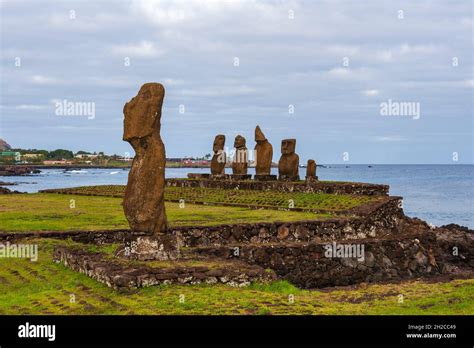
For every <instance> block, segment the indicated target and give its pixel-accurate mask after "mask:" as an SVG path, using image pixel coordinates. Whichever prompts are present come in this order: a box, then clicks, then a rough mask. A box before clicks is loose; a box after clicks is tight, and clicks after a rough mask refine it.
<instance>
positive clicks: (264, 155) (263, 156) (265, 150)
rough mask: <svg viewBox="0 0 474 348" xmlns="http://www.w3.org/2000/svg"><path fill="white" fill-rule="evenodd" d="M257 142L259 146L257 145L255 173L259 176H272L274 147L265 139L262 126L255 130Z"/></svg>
mask: <svg viewBox="0 0 474 348" xmlns="http://www.w3.org/2000/svg"><path fill="white" fill-rule="evenodd" d="M255 141H256V142H257V145H255V155H256V163H255V173H256V175H257V176H259V175H262V176H267V175H270V170H271V167H272V159H273V146H272V144H270V143H269V142H268V140H267V138H265V135H264V134H263V132H262V130H261V129H260V126H257V127H256V128H255Z"/></svg>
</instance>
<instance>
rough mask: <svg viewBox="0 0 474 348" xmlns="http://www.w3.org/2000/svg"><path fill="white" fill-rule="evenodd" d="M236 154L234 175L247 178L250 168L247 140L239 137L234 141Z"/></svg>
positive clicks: (233, 163)
mask: <svg viewBox="0 0 474 348" xmlns="http://www.w3.org/2000/svg"><path fill="white" fill-rule="evenodd" d="M234 147H235V154H234V158H233V159H232V174H234V175H235V176H246V175H247V168H248V155H247V146H246V141H245V138H244V137H243V136H241V135H237V136H236V137H235V140H234Z"/></svg>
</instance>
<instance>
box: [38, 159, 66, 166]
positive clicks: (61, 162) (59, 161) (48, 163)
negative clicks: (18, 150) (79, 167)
mask: <svg viewBox="0 0 474 348" xmlns="http://www.w3.org/2000/svg"><path fill="white" fill-rule="evenodd" d="M43 164H44V165H47V166H50V165H56V164H61V165H65V164H72V162H71V161H66V160H46V161H43Z"/></svg>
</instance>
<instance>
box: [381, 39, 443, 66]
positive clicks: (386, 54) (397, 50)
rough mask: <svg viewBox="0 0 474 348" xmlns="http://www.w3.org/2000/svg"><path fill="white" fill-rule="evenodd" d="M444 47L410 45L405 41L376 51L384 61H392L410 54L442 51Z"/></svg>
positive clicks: (416, 54) (427, 53)
mask: <svg viewBox="0 0 474 348" xmlns="http://www.w3.org/2000/svg"><path fill="white" fill-rule="evenodd" d="M442 49H443V47H442V46H440V45H432V44H427V45H409V44H407V43H404V44H402V45H398V46H396V47H393V48H390V49H386V50H382V51H378V52H376V53H375V57H376V58H377V59H378V60H381V61H383V62H392V61H396V60H398V59H401V58H403V57H407V56H409V55H413V56H418V55H429V54H433V53H437V52H440V51H441V50H442Z"/></svg>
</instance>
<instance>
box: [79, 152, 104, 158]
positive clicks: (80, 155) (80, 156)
mask: <svg viewBox="0 0 474 348" xmlns="http://www.w3.org/2000/svg"><path fill="white" fill-rule="evenodd" d="M97 157H99V155H93V154H90V153H81V154H78V155H75V156H74V158H78V159H85V158H88V159H94V158H97Z"/></svg>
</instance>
